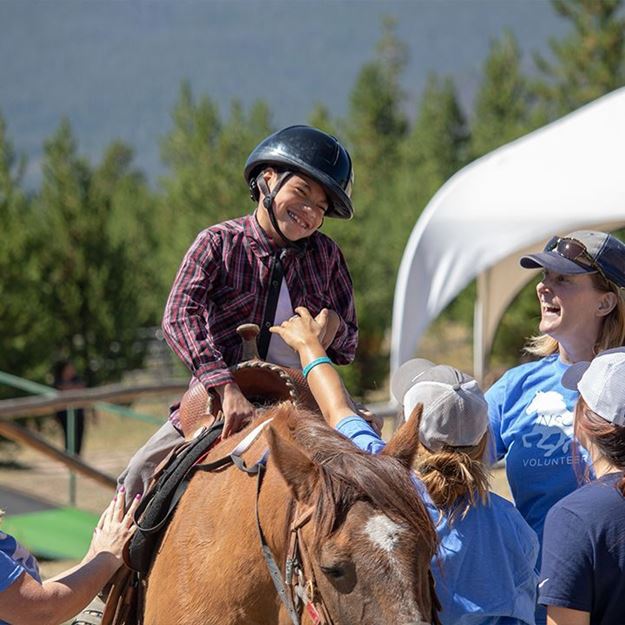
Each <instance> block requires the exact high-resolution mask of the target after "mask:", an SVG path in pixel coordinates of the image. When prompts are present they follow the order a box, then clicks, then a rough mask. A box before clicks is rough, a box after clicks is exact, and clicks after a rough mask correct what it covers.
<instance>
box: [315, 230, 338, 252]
mask: <svg viewBox="0 0 625 625" xmlns="http://www.w3.org/2000/svg"><path fill="white" fill-rule="evenodd" d="M308 246H309V247H310V248H312V249H316V250H320V249H322V250H325V251H326V253H329V254H337V253H339V252H340V248H339V245H338V243H337V242H336V241H335V240H334V239H332V238H330V237H329V236H328V235H327V234H324V233H323V232H319V230H317V231H316V232H313V234H311V235H310V237H309V238H308Z"/></svg>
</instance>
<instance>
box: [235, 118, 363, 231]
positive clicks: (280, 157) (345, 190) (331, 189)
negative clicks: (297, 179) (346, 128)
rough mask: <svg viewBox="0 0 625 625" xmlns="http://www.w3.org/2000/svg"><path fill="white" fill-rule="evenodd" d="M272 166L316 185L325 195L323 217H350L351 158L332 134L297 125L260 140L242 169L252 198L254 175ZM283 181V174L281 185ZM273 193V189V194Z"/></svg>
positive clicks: (256, 194) (255, 192)
mask: <svg viewBox="0 0 625 625" xmlns="http://www.w3.org/2000/svg"><path fill="white" fill-rule="evenodd" d="M272 166H273V167H276V169H277V170H278V171H281V172H289V173H294V172H298V173H301V174H304V175H305V176H308V177H309V178H311V179H312V180H314V181H315V182H317V183H318V184H320V185H321V186H322V187H323V189H324V190H325V192H326V194H327V195H328V201H329V206H328V210H327V212H326V216H327V217H337V218H339V219H351V218H352V216H353V214H354V209H353V208H352V201H351V199H350V196H351V190H352V181H353V175H354V174H353V169H352V159H351V158H350V156H349V153H348V152H347V150H346V149H345V148H344V147H343V146H342V145H341V144H340V143H339V142H338V140H337V139H336V138H335V137H333V136H331V135H329V134H326V133H325V132H322V131H321V130H318V129H317V128H313V127H312V126H303V125H300V126H289V127H288V128H283V129H282V130H279V131H278V132H275V133H274V134H272V135H270V136H269V137H267V138H266V139H264V140H263V141H261V142H260V143H259V144H258V145H257V146H256V147H255V148H254V150H253V151H252V153H251V154H250V155H249V157H248V159H247V162H246V163H245V170H244V175H245V180H246V182H247V184H248V185H249V187H250V193H251V195H252V199H253V200H256V201H258V198H259V189H258V183H257V180H258V176H259V175H260V174H261V172H262V171H263V170H264V169H266V168H267V167H272ZM285 181H286V177H285V178H283V179H282V180H281V184H283V183H284V182H285ZM281 184H279V185H278V187H279V186H281ZM263 192H264V190H263ZM277 192H278V189H274V190H273V197H275V195H276V194H277ZM264 194H265V193H264ZM265 195H266V194H265ZM273 197H272V198H271V200H270V201H269V203H270V204H271V203H272V202H273Z"/></svg>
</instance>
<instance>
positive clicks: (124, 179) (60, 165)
mask: <svg viewBox="0 0 625 625" xmlns="http://www.w3.org/2000/svg"><path fill="white" fill-rule="evenodd" d="M131 161H132V152H131V150H130V149H129V148H128V147H126V146H124V145H123V144H121V143H116V144H113V145H112V146H111V147H110V148H109V149H108V150H107V152H106V154H105V156H104V158H103V160H102V163H101V164H100V165H99V166H98V167H97V168H93V167H92V166H91V165H90V164H89V163H88V162H87V161H86V160H85V159H83V158H81V157H80V156H79V155H78V147H77V144H76V140H75V139H74V136H73V133H72V130H71V126H70V124H69V122H68V121H67V120H64V121H63V122H62V123H61V125H60V127H59V129H58V130H57V132H56V133H55V134H54V135H53V136H52V137H51V138H50V139H49V140H47V141H46V142H45V146H44V160H43V175H44V178H43V184H42V188H41V193H40V194H39V196H38V197H37V199H36V205H37V211H38V217H39V223H40V229H39V232H38V240H39V248H38V259H39V263H40V267H41V272H42V284H41V291H42V295H43V301H42V311H41V312H42V315H43V316H45V317H46V318H49V320H50V335H51V337H52V339H53V344H52V346H51V347H52V351H51V352H50V353H48V354H46V356H47V358H48V359H49V362H50V363H51V362H52V360H53V359H54V358H57V357H59V356H71V358H72V360H73V361H74V363H75V364H76V366H77V368H78V369H79V370H80V371H83V372H84V375H85V380H86V381H87V383H88V384H94V383H97V382H101V381H104V380H111V379H115V378H117V377H118V376H119V375H120V374H121V373H122V372H123V371H126V370H128V369H132V368H136V367H138V366H140V365H141V362H142V359H143V356H144V347H145V346H144V345H143V344H142V343H141V342H140V341H138V331H139V329H140V328H142V327H144V326H145V325H148V324H149V325H152V324H154V323H156V321H157V316H156V312H155V307H154V306H153V305H152V306H151V305H150V302H152V299H151V293H152V292H153V290H154V288H155V287H154V276H153V270H154V267H153V266H152V265H151V264H150V262H149V261H147V260H146V259H147V255H148V254H150V253H151V252H152V251H153V250H151V249H148V242H149V243H152V244H154V240H153V239H151V235H150V229H151V227H150V222H149V221H147V217H148V210H147V206H148V203H147V198H148V194H147V190H146V187H145V181H144V179H143V176H142V175H141V174H140V173H139V172H138V171H137V170H135V169H133V168H132V163H131ZM144 237H145V238H147V241H146V240H145V238H144Z"/></svg>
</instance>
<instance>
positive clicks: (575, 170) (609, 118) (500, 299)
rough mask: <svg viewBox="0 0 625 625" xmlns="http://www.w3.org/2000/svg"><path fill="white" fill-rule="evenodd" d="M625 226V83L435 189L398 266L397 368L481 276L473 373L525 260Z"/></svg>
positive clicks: (523, 273) (480, 369)
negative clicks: (564, 240) (552, 244)
mask: <svg viewBox="0 0 625 625" xmlns="http://www.w3.org/2000/svg"><path fill="white" fill-rule="evenodd" d="M623 225H625V88H622V89H619V90H617V91H614V92H612V93H610V94H608V95H606V96H604V97H602V98H600V99H598V100H596V101H594V102H592V103H590V104H588V105H586V106H584V107H583V108H581V109H579V110H577V111H575V112H574V113H571V114H570V115H567V116H566V117H563V118H562V119H560V120H558V121H556V122H554V123H552V124H550V125H548V126H545V127H544V128H541V129H539V130H537V131H535V132H533V133H531V134H529V135H526V136H525V137H522V138H521V139H518V140H516V141H514V142H513V143H510V144H508V145H505V146H503V147H501V148H499V149H497V150H495V151H494V152H491V153H490V154H488V155H486V156H484V157H482V158H480V159H479V160H477V161H475V162H473V163H471V164H470V165H468V166H467V167H465V168H464V169H462V170H461V171H459V172H458V173H457V174H455V175H454V176H453V177H452V178H450V179H449V180H448V181H447V182H446V183H445V184H444V185H443V186H442V187H441V188H440V189H439V190H438V192H437V193H436V194H435V195H434V197H433V198H432V199H431V201H430V202H429V204H428V205H427V206H426V208H425V210H424V211H423V214H422V215H421V217H420V219H419V220H418V221H417V223H416V225H415V227H414V229H413V231H412V234H411V236H410V239H409V241H408V245H407V246H406V249H405V251H404V255H403V258H402V261H401V265H400V268H399V274H398V277H397V285H396V288H395V300H394V305H393V331H392V343H391V373H392V372H393V371H395V370H396V369H397V367H399V366H400V365H401V364H402V363H403V362H405V361H406V360H408V359H409V358H412V357H413V356H414V355H415V353H416V350H417V347H418V344H419V341H420V339H421V337H422V335H423V333H424V332H425V331H426V329H427V328H428V326H429V325H430V323H431V322H432V321H433V320H434V319H435V318H436V317H437V316H438V315H439V314H440V313H441V312H442V310H443V309H444V308H445V306H447V304H449V303H450V302H451V300H452V299H453V298H454V297H455V296H456V295H457V294H458V293H459V292H460V291H461V290H462V289H463V288H464V287H465V286H467V285H468V284H469V282H470V281H471V280H473V279H474V278H477V287H478V288H477V300H476V304H475V323H474V336H473V354H474V374H475V376H476V377H477V378H478V379H482V377H483V374H484V369H485V364H486V357H487V354H488V353H489V352H490V349H491V346H492V341H493V338H494V335H495V331H496V329H497V325H498V323H499V321H500V319H501V316H502V315H503V313H504V311H505V309H506V308H507V306H508V305H509V304H510V302H511V301H512V299H513V298H514V296H515V295H516V294H517V293H518V292H519V290H520V289H521V288H522V287H523V285H524V284H525V283H526V282H527V281H528V280H529V279H531V277H532V273H531V272H528V271H527V270H524V269H522V268H521V267H520V266H519V264H518V259H519V258H520V256H522V255H523V254H524V253H526V252H529V251H539V250H540V249H542V247H543V246H544V243H545V241H547V240H548V239H549V238H550V237H551V236H553V235H554V234H566V233H567V232H571V231H573V230H580V229H588V230H604V231H610V230H615V229H617V228H619V227H622V226H623Z"/></svg>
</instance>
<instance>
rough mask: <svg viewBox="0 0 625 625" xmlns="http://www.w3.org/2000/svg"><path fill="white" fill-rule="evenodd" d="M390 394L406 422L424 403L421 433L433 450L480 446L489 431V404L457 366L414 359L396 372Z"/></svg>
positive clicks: (470, 378)
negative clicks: (448, 446) (447, 446)
mask: <svg viewBox="0 0 625 625" xmlns="http://www.w3.org/2000/svg"><path fill="white" fill-rule="evenodd" d="M391 391H392V393H393V395H394V397H395V399H396V400H397V401H398V402H400V403H401V404H402V405H403V407H404V419H408V418H409V417H410V415H411V414H412V411H413V410H414V408H415V406H416V405H417V404H423V416H422V418H421V427H420V432H419V434H420V438H421V442H422V443H423V444H424V445H425V446H426V447H427V448H428V449H430V450H431V451H439V450H440V449H442V447H443V445H450V446H451V447H469V446H472V445H477V443H479V442H480V440H481V438H482V437H483V436H484V434H485V433H486V430H487V429H488V404H487V403H486V400H485V399H484V394H483V393H482V391H481V389H480V387H479V385H478V383H477V381H476V380H475V379H474V378H472V377H471V376H469V375H467V374H466V373H463V372H462V371H459V370H458V369H455V368H454V367H450V366H448V365H435V364H434V363H433V362H430V361H429V360H425V359H424V358H414V359H413V360H409V361H408V362H405V363H404V364H403V365H402V366H401V367H400V368H399V369H398V370H397V372H396V373H395V375H394V376H393V380H392V381H391Z"/></svg>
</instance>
